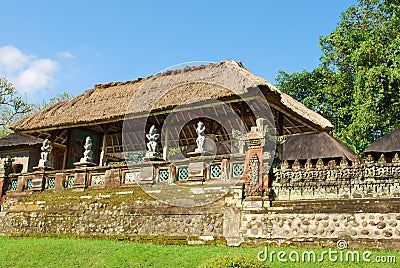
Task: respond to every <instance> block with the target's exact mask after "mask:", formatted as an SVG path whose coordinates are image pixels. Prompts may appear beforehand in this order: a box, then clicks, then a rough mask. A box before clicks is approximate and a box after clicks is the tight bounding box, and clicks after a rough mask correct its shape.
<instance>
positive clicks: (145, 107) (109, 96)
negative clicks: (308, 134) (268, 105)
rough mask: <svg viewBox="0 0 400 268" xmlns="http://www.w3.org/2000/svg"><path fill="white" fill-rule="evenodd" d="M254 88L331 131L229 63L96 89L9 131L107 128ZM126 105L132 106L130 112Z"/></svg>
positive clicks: (328, 126)
mask: <svg viewBox="0 0 400 268" xmlns="http://www.w3.org/2000/svg"><path fill="white" fill-rule="evenodd" d="M217 85H221V86H217ZM255 86H260V88H262V90H263V94H264V95H267V94H268V96H269V97H268V98H274V99H275V100H274V102H277V103H278V104H279V105H281V106H284V108H285V109H289V110H291V112H292V113H293V114H295V115H297V116H298V117H300V118H302V119H305V120H308V121H309V122H311V123H312V124H313V125H314V127H315V128H316V129H318V130H320V131H326V130H329V129H331V128H332V124H331V123H330V122H329V121H328V120H327V119H325V118H324V117H322V116H321V115H319V114H317V113H315V112H313V111H312V110H310V109H308V108H306V107H305V106H304V105H302V104H300V103H299V102H297V101H296V100H294V99H292V98H291V97H289V96H287V95H286V94H283V93H281V92H280V91H279V90H278V89H276V88H275V87H274V86H273V85H272V84H270V83H268V82H267V81H266V80H264V79H262V78H260V77H258V76H255V75H254V74H252V73H250V72H249V71H248V70H247V69H245V68H244V67H243V66H242V65H241V64H240V63H237V62H235V61H232V60H228V61H223V62H220V63H216V64H210V65H207V66H199V67H189V68H185V69H183V70H174V71H167V72H165V73H161V74H156V75H154V76H150V77H148V78H139V79H137V80H134V81H127V82H114V83H108V84H104V85H96V86H95V87H94V88H93V89H90V90H88V91H86V92H84V93H83V94H81V95H79V96H77V97H75V98H73V99H71V100H68V101H65V102H60V103H57V104H54V105H52V106H50V107H48V108H46V109H44V110H42V111H40V112H38V113H36V114H34V115H32V116H29V117H26V118H24V119H21V120H19V121H18V122H16V123H15V124H13V125H12V126H11V128H12V129H13V130H14V131H16V132H24V131H32V130H40V129H47V128H54V127H60V128H69V127H74V126H77V125H81V124H87V125H94V124H100V123H106V122H110V121H111V120H112V121H116V120H122V119H123V118H124V116H125V115H126V113H127V111H128V113H130V114H140V113H144V112H148V111H150V110H152V111H155V110H163V109H167V108H169V107H173V106H176V105H179V104H181V103H193V102H196V101H198V100H200V99H207V98H212V99H223V98H227V97H230V96H234V95H241V94H246V93H249V92H250V89H251V88H254V87H255ZM171 89H173V90H171ZM131 100H133V101H132V105H131V106H130V107H129V104H130V102H131ZM268 101H269V99H268ZM128 108H129V109H128Z"/></svg>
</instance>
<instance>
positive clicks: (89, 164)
mask: <svg viewBox="0 0 400 268" xmlns="http://www.w3.org/2000/svg"><path fill="white" fill-rule="evenodd" d="M96 165H97V164H96V163H93V162H75V163H74V166H75V167H77V168H86V167H94V166H96Z"/></svg>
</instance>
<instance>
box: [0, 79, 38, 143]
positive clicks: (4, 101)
mask: <svg viewBox="0 0 400 268" xmlns="http://www.w3.org/2000/svg"><path fill="white" fill-rule="evenodd" d="M32 108H33V107H32V105H30V104H28V103H27V102H26V101H24V100H23V98H22V97H20V96H18V94H17V92H16V91H15V88H14V86H13V85H12V84H11V83H10V82H8V81H7V79H5V78H4V77H0V137H4V136H6V135H7V134H8V133H9V132H10V130H9V129H8V127H9V125H10V124H11V123H12V122H14V121H15V120H17V119H19V118H21V117H22V116H24V115H26V114H28V113H29V112H30V111H32Z"/></svg>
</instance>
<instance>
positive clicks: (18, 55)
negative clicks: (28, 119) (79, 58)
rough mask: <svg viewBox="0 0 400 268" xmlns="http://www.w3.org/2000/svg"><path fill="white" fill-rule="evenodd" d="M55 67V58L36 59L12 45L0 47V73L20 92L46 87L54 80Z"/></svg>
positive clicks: (34, 90)
mask: <svg viewBox="0 0 400 268" xmlns="http://www.w3.org/2000/svg"><path fill="white" fill-rule="evenodd" d="M71 56H72V55H71ZM57 69H58V63H57V61H55V60H51V59H38V58H37V57H36V56H33V55H27V54H24V53H23V52H22V51H21V50H19V49H18V48H16V47H13V46H3V47H0V75H5V76H6V78H7V79H8V80H9V81H10V82H12V83H13V84H14V86H15V88H16V89H17V91H18V92H20V93H26V94H28V95H29V94H33V93H35V92H36V91H37V90H41V89H48V88H49V87H51V85H52V83H53V82H54V78H53V74H54V72H55V71H56V70H57Z"/></svg>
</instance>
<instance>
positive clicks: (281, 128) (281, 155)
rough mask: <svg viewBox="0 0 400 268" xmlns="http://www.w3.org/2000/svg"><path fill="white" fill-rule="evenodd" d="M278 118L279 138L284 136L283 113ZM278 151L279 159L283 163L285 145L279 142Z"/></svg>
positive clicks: (279, 113)
mask: <svg viewBox="0 0 400 268" xmlns="http://www.w3.org/2000/svg"><path fill="white" fill-rule="evenodd" d="M277 117H278V118H277V120H276V121H277V126H276V130H277V134H278V136H283V114H282V113H281V112H278V114H277ZM277 150H278V158H279V160H281V161H282V158H283V143H280V142H278V144H277Z"/></svg>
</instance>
